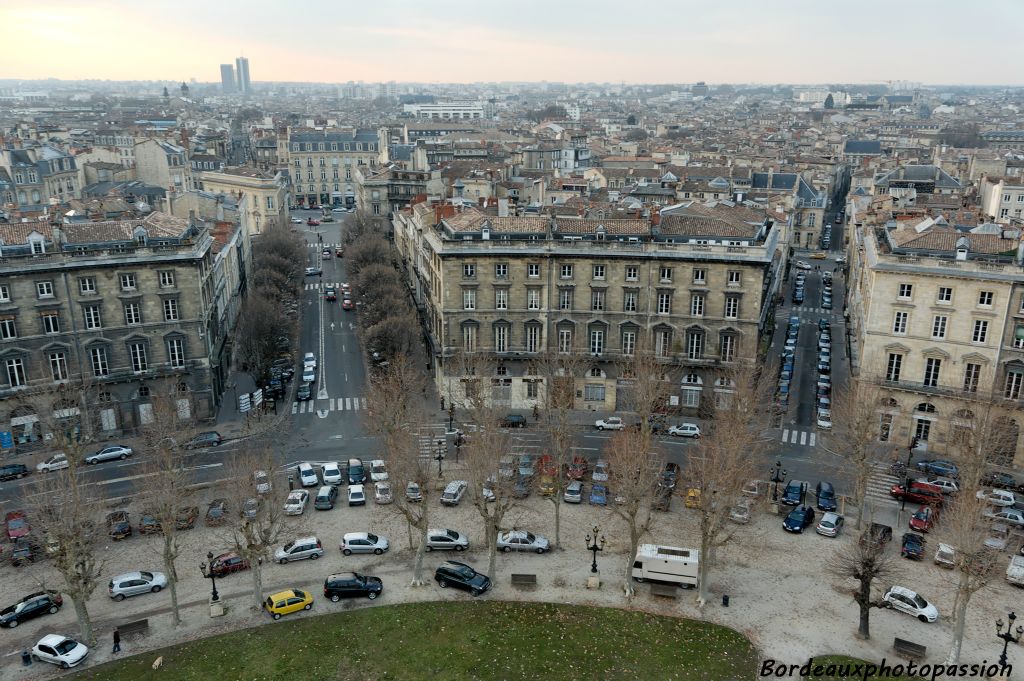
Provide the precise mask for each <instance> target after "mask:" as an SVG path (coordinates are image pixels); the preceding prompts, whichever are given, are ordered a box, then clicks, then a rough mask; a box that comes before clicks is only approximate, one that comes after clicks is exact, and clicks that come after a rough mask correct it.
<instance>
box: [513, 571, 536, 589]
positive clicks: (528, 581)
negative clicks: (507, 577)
mask: <svg viewBox="0 0 1024 681" xmlns="http://www.w3.org/2000/svg"><path fill="white" fill-rule="evenodd" d="M512 586H537V575H532V574H516V573H512Z"/></svg>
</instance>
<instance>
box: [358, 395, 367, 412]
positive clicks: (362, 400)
mask: <svg viewBox="0 0 1024 681" xmlns="http://www.w3.org/2000/svg"><path fill="white" fill-rule="evenodd" d="M358 399H359V400H360V402H361V403H362V405H363V411H366V398H365V397H360V398H358Z"/></svg>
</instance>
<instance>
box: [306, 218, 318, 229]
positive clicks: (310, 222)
mask: <svg viewBox="0 0 1024 681" xmlns="http://www.w3.org/2000/svg"><path fill="white" fill-rule="evenodd" d="M306 224H307V225H309V226H310V227H316V226H317V225H319V224H320V221H319V220H315V219H313V218H310V219H308V220H306Z"/></svg>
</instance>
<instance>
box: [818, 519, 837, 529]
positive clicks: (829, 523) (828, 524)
mask: <svg viewBox="0 0 1024 681" xmlns="http://www.w3.org/2000/svg"><path fill="white" fill-rule="evenodd" d="M821 526H822V527H835V526H836V524H835V523H834V522H832V521H831V520H822V521H821Z"/></svg>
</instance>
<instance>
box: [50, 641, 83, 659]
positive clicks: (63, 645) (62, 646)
mask: <svg viewBox="0 0 1024 681" xmlns="http://www.w3.org/2000/svg"><path fill="white" fill-rule="evenodd" d="M77 646H78V641H75V640H74V639H70V638H66V639H64V640H63V641H61V642H60V643H58V644H57V645H55V646H54V648H55V649H56V650H57V654H58V655H66V654H67V653H70V652H71V651H72V650H74V649H75V648H76V647H77Z"/></svg>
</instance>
